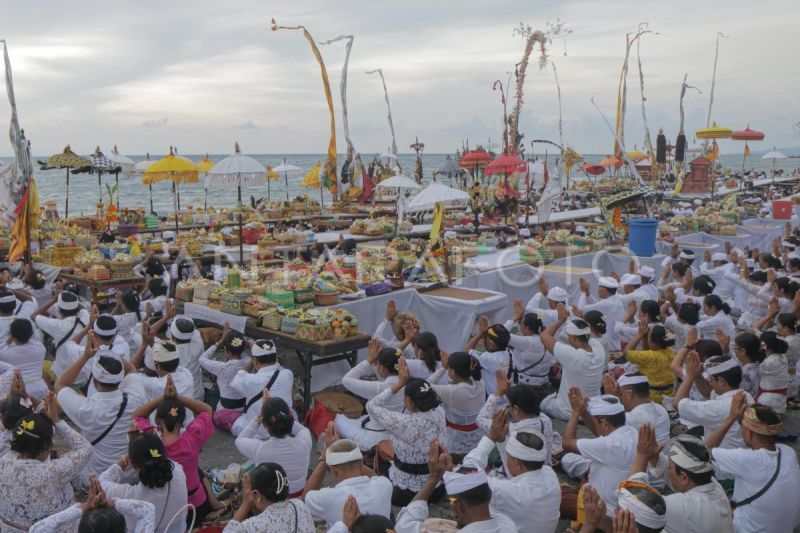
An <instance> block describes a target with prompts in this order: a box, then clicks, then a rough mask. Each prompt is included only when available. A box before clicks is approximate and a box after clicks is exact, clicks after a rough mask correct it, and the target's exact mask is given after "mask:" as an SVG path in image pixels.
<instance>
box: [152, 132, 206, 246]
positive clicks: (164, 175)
mask: <svg viewBox="0 0 800 533" xmlns="http://www.w3.org/2000/svg"><path fill="white" fill-rule="evenodd" d="M164 180H170V181H171V182H172V202H173V206H174V209H175V232H176V237H177V231H178V192H177V188H176V185H177V184H178V183H198V182H199V181H200V176H199V172H198V171H197V166H196V165H195V164H194V163H192V161H190V160H189V159H186V158H185V157H180V156H176V155H175V152H174V151H173V149H172V146H170V147H169V155H168V156H166V157H165V158H163V159H160V160H158V161H156V162H155V163H153V164H152V165H150V166H149V167H148V168H147V170H145V171H144V175H143V176H142V183H143V184H145V185H152V184H153V183H158V182H159V181H164Z"/></svg>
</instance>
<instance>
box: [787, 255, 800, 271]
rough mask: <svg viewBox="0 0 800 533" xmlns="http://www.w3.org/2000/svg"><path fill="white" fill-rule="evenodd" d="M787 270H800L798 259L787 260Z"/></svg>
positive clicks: (799, 260) (799, 258) (799, 259)
mask: <svg viewBox="0 0 800 533" xmlns="http://www.w3.org/2000/svg"><path fill="white" fill-rule="evenodd" d="M789 268H793V269H795V270H797V269H800V257H792V258H791V259H789Z"/></svg>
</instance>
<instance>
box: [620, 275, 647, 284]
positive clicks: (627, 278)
mask: <svg viewBox="0 0 800 533" xmlns="http://www.w3.org/2000/svg"><path fill="white" fill-rule="evenodd" d="M619 284H620V285H641V284H642V278H641V277H640V276H639V275H638V274H625V275H624V276H622V279H620V280H619Z"/></svg>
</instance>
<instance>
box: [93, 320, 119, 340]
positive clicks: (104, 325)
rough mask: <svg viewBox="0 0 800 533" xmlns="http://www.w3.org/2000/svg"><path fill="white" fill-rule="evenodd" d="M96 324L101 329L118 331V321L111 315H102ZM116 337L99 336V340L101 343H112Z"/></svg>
mask: <svg viewBox="0 0 800 533" xmlns="http://www.w3.org/2000/svg"><path fill="white" fill-rule="evenodd" d="M95 324H97V327H98V328H100V329H107V330H108V329H116V328H117V319H116V318H114V317H113V316H111V315H100V316H98V317H97V320H96V321H95ZM114 335H116V334H114ZM114 335H97V338H98V339H100V340H101V341H107V342H111V340H112V339H113V338H114Z"/></svg>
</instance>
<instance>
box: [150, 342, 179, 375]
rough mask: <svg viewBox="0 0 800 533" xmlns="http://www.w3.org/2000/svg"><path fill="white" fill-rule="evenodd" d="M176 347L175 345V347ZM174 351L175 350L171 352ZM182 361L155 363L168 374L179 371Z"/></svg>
mask: <svg viewBox="0 0 800 533" xmlns="http://www.w3.org/2000/svg"><path fill="white" fill-rule="evenodd" d="M165 344H166V343H165ZM173 346H174V345H173ZM170 351H174V350H170ZM180 363H181V360H180V359H173V360H172V361H161V362H159V361H155V364H156V365H158V367H159V368H160V369H161V370H163V371H164V372H166V373H168V374H169V373H171V372H175V371H176V370H178V366H180Z"/></svg>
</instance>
